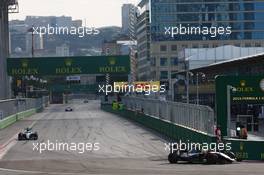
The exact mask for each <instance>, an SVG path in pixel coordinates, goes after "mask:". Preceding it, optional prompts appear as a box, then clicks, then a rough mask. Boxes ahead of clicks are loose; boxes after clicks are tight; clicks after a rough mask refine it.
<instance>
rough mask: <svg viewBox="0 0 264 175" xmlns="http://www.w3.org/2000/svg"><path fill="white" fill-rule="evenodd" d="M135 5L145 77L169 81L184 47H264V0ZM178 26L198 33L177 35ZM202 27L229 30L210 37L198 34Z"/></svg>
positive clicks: (154, 0) (144, 0)
mask: <svg viewBox="0 0 264 175" xmlns="http://www.w3.org/2000/svg"><path fill="white" fill-rule="evenodd" d="M138 7H139V8H140V15H139V17H138V45H139V47H138V49H139V50H138V52H139V58H138V61H139V62H142V64H140V63H139V64H140V65H141V66H142V67H146V66H147V64H150V68H149V67H148V68H147V69H143V68H142V69H140V68H139V71H138V74H139V75H143V74H144V75H149V76H147V78H148V79H155V80H163V81H169V78H170V75H171V74H173V72H175V71H178V70H179V69H180V67H178V64H179V62H181V60H179V58H178V54H179V53H180V52H181V51H182V50H183V49H185V48H215V47H219V46H223V45H234V46H238V47H263V46H264V35H263V33H264V25H263V21H264V0H258V1H233V0H219V1H216V0H214V1H212V0H200V1H197V0H189V1H186V0H166V1H165V0H164V1H162V0H141V1H140V3H139V4H138ZM261 21H262V22H261ZM181 27H182V28H185V29H186V30H187V31H188V27H189V29H190V28H191V27H192V29H193V30H198V32H197V33H198V34H197V33H195V32H189V33H188V32H185V34H179V32H180V31H179V30H180V28H181ZM205 28H207V29H208V30H209V32H211V33H214V30H219V28H221V30H222V29H224V30H226V29H227V28H229V29H230V30H231V33H229V32H227V31H225V32H224V33H223V34H220V33H222V31H220V32H219V31H218V33H217V34H216V36H213V37H212V35H211V33H209V32H207V33H206V32H205V33H203V32H200V33H199V30H203V29H205ZM172 32H174V35H172ZM177 32H178V33H177ZM175 33H177V34H175ZM186 33H187V34H186ZM139 78H141V76H139Z"/></svg>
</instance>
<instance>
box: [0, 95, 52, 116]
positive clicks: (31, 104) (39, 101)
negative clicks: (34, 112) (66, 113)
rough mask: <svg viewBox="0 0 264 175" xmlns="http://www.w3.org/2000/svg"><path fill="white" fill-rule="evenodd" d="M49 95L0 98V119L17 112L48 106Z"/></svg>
mask: <svg viewBox="0 0 264 175" xmlns="http://www.w3.org/2000/svg"><path fill="white" fill-rule="evenodd" d="M48 104H49V97H42V98H18V99H8V100H0V121H1V120H3V119H5V118H7V117H9V116H11V115H14V114H17V113H20V112H23V111H27V110H30V109H41V108H43V107H46V106H48Z"/></svg>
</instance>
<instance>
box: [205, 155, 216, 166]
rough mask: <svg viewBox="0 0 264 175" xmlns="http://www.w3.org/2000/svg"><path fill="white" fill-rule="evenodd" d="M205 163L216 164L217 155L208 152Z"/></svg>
mask: <svg viewBox="0 0 264 175" xmlns="http://www.w3.org/2000/svg"><path fill="white" fill-rule="evenodd" d="M206 162H207V164H217V163H218V156H217V155H216V154H208V155H207V157H206Z"/></svg>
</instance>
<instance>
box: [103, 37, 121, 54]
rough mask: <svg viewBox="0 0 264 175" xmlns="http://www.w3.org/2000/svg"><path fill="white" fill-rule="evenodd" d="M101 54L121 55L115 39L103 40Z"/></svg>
mask: <svg viewBox="0 0 264 175" xmlns="http://www.w3.org/2000/svg"><path fill="white" fill-rule="evenodd" d="M102 55H121V45H119V44H117V42H116V40H113V41H104V43H103V45H102Z"/></svg>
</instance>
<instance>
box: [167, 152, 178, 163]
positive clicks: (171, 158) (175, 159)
mask: <svg viewBox="0 0 264 175" xmlns="http://www.w3.org/2000/svg"><path fill="white" fill-rule="evenodd" d="M168 161H169V162H170V163H172V164H174V163H177V162H178V155H177V154H176V152H175V153H170V154H169V155H168Z"/></svg>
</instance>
